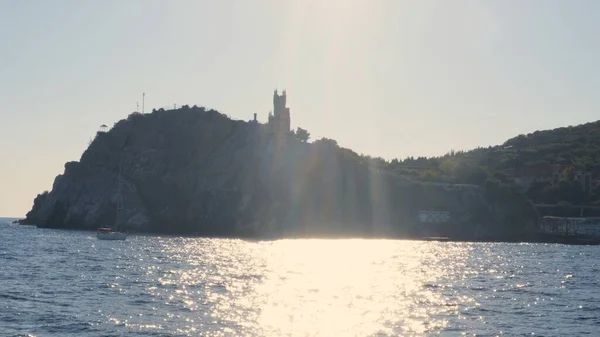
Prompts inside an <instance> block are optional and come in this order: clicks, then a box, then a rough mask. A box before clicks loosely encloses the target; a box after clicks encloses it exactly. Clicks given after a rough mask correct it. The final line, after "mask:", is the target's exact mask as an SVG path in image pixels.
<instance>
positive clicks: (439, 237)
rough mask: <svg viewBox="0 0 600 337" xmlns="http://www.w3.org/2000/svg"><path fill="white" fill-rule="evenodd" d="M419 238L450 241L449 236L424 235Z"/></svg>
mask: <svg viewBox="0 0 600 337" xmlns="http://www.w3.org/2000/svg"><path fill="white" fill-rule="evenodd" d="M421 240H424V241H440V242H446V241H450V238H448V237H445V236H426V237H422V238H421Z"/></svg>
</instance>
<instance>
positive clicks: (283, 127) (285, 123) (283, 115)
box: [268, 89, 291, 135]
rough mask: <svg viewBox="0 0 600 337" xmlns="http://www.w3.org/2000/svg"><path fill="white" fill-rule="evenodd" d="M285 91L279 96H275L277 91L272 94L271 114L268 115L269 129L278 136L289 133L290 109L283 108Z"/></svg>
mask: <svg viewBox="0 0 600 337" xmlns="http://www.w3.org/2000/svg"><path fill="white" fill-rule="evenodd" d="M285 103H286V93H285V90H284V91H283V92H282V93H281V95H279V94H277V89H275V92H274V93H273V113H269V122H268V125H269V128H270V129H271V131H272V132H273V133H276V134H278V135H283V134H287V133H289V132H290V122H291V121H290V108H288V107H286V106H285Z"/></svg>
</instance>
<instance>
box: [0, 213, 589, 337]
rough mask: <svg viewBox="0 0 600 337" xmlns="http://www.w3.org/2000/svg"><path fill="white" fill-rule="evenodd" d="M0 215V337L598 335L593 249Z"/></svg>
mask: <svg viewBox="0 0 600 337" xmlns="http://www.w3.org/2000/svg"><path fill="white" fill-rule="evenodd" d="M8 222H9V221H8V220H6V219H4V220H0V336H431V335H435V336H438V335H441V336H457V335H478V336H497V335H506V336H525V335H527V336H531V335H536V336H581V335H591V336H600V275H599V274H598V273H599V271H600V262H599V261H600V246H595V247H594V246H564V245H554V244H501V243H494V244H486V243H443V242H418V241H402V240H360V239H356V240H346V239H344V240H279V241H265V242H256V241H254V242H252V241H243V240H227V239H200V238H199V239H195V238H180V237H165V236H162V237H161V236H130V237H129V238H127V240H126V241H100V240H98V239H96V237H95V235H94V233H92V232H82V231H61V230H50V229H37V228H34V227H29V226H18V225H12V224H9V223H8Z"/></svg>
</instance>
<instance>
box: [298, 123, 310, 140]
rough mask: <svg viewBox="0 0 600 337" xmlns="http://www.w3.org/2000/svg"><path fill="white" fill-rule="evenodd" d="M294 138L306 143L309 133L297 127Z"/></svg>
mask: <svg viewBox="0 0 600 337" xmlns="http://www.w3.org/2000/svg"><path fill="white" fill-rule="evenodd" d="M296 138H298V139H300V141H302V142H304V143H306V142H308V140H309V139H310V132H308V131H307V130H305V129H303V128H300V127H299V128H298V129H297V130H296Z"/></svg>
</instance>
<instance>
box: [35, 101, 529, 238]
mask: <svg viewBox="0 0 600 337" xmlns="http://www.w3.org/2000/svg"><path fill="white" fill-rule="evenodd" d="M119 169H120V170H121V174H120V180H121V191H122V193H121V195H122V200H123V209H122V213H121V215H122V225H121V226H122V227H125V228H127V229H129V230H131V231H144V232H160V233H178V234H198V235H206V236H211V235H218V236H282V235H283V236H326V235H336V236H343V235H350V236H371V235H377V236H392V235H411V234H415V233H418V232H419V231H420V230H421V229H422V228H423V227H424V226H426V225H423V224H419V222H418V221H417V219H418V213H419V211H421V210H444V211H448V212H450V214H451V221H450V222H448V223H447V224H445V225H444V226H445V227H443V228H442V229H441V230H442V231H445V232H444V234H450V235H452V234H454V235H455V236H457V235H458V236H461V235H462V236H464V235H465V234H467V233H469V234H472V233H474V232H480V231H481V230H482V229H483V231H484V232H486V233H498V232H507V231H509V232H510V231H519V232H523V231H526V230H527V229H528V228H531V226H532V224H533V223H535V221H536V220H537V215H536V213H535V210H534V209H533V208H532V207H531V205H530V204H529V203H527V201H526V200H525V199H523V198H521V197H515V196H512V195H508V196H506V195H504V196H503V194H502V193H499V192H494V191H493V190H490V189H489V188H486V187H479V186H472V185H445V184H431V183H429V184H425V183H420V182H418V181H409V180H406V178H400V177H396V176H394V175H392V174H390V173H388V172H385V171H382V170H379V169H377V168H374V167H373V166H371V165H369V162H368V160H367V159H366V158H364V157H361V156H359V155H357V154H356V153H354V152H352V151H350V150H348V149H343V148H340V147H338V146H337V144H336V143H335V141H332V140H327V139H322V140H318V141H315V142H313V143H305V142H301V141H300V140H298V139H297V138H296V137H294V136H293V135H292V134H289V135H274V134H272V133H271V132H270V131H269V128H268V127H267V125H263V124H259V123H252V122H249V123H248V122H243V121H234V120H231V119H229V118H228V117H226V116H225V115H223V114H221V113H219V112H217V111H214V110H206V109H204V108H196V107H194V108H189V107H184V108H181V109H177V110H169V111H164V110H162V109H161V110H159V111H154V112H152V113H150V114H139V113H134V114H131V115H130V116H129V117H128V118H127V119H125V120H121V121H119V122H118V123H116V124H115V125H114V127H113V128H112V129H111V130H110V131H108V132H99V133H98V134H97V136H96V138H95V139H94V140H93V142H92V143H91V144H90V146H89V148H88V149H87V150H86V151H85V152H84V153H83V155H82V156H81V159H80V161H79V162H69V163H67V164H65V171H64V173H63V174H62V175H59V176H58V177H56V179H55V181H54V185H53V187H52V190H51V191H50V192H49V193H43V194H40V195H38V197H37V198H36V199H35V201H34V205H33V208H32V210H31V211H30V212H29V213H28V214H27V217H26V219H25V220H24V223H29V224H36V225H38V226H41V227H52V228H81V229H94V228H98V227H100V226H106V225H109V226H110V225H113V224H114V222H115V217H116V213H117V212H116V207H117V206H116V205H117V202H116V198H117V183H118V180H119ZM437 230H438V231H439V230H440V228H439V226H438V228H437Z"/></svg>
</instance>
